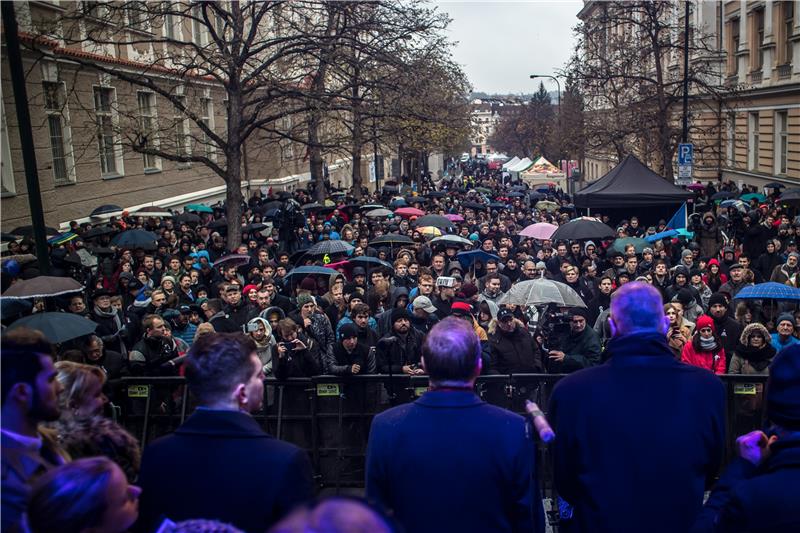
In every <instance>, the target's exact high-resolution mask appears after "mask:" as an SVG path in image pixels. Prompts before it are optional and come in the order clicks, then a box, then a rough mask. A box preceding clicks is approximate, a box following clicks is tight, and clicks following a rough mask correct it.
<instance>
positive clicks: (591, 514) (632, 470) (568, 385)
mask: <svg viewBox="0 0 800 533" xmlns="http://www.w3.org/2000/svg"><path fill="white" fill-rule="evenodd" d="M607 351H608V354H609V357H610V358H609V360H608V361H607V362H606V363H605V364H603V365H600V366H596V367H593V368H589V369H586V370H583V371H581V372H576V373H575V374H572V375H570V376H567V377H565V378H563V379H562V380H561V381H559V382H558V383H557V384H556V386H555V388H554V390H553V394H552V396H551V399H550V408H549V411H548V419H549V420H550V423H551V425H552V426H553V429H554V431H555V433H556V435H557V438H556V440H555V448H554V454H555V482H556V488H557V489H558V492H559V494H560V495H561V496H562V497H563V498H564V499H565V500H566V501H568V502H569V503H570V504H572V505H573V506H574V508H575V509H574V517H573V522H574V526H575V528H574V529H572V528H571V529H570V531H599V532H603V531H609V532H618V531H647V532H649V533H655V532H661V531H663V532H665V533H673V532H676V531H686V530H687V529H688V528H689V527H690V526H691V524H692V523H693V522H694V520H695V518H696V517H697V515H698V513H699V512H700V509H701V507H702V504H703V491H704V488H705V482H706V479H707V478H708V477H710V476H713V475H714V474H716V472H717V469H718V468H719V464H720V460H721V458H722V452H723V450H724V447H725V441H724V438H725V387H724V385H723V384H722V382H721V381H720V380H719V378H717V377H716V376H715V375H714V374H712V373H711V372H708V371H707V370H705V369H701V368H696V367H692V366H690V365H685V364H681V363H680V362H678V361H676V360H675V359H674V358H673V355H672V352H671V351H670V350H669V347H668V346H667V343H666V339H665V337H664V335H663V334H661V333H655V332H654V333H643V334H637V335H629V336H625V337H619V338H614V339H612V340H611V341H610V342H609V344H608V347H607Z"/></svg>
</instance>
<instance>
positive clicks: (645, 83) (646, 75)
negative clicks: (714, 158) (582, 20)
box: [564, 0, 731, 180]
mask: <svg viewBox="0 0 800 533" xmlns="http://www.w3.org/2000/svg"><path fill="white" fill-rule="evenodd" d="M682 15H683V4H681V3H675V2H667V1H655V2H651V1H645V0H636V1H625V2H622V1H617V2H606V3H603V4H600V9H599V11H598V15H597V18H593V19H592V20H591V22H590V23H588V24H579V25H578V26H577V27H576V30H575V31H576V34H577V35H578V44H577V47H576V54H575V55H574V56H573V58H572V60H571V61H570V63H569V64H568V65H567V67H566V68H565V69H564V72H565V74H569V75H570V76H571V77H573V78H574V80H575V82H576V83H577V84H579V86H580V92H581V95H582V99H583V100H584V103H585V105H586V108H587V109H586V113H585V114H584V119H585V128H586V148H587V149H588V150H601V151H613V152H616V155H617V157H618V158H619V159H622V157H624V155H625V154H627V153H629V152H631V151H634V150H635V151H637V152H638V153H640V154H654V155H655V157H654V160H652V161H651V163H653V164H654V166H655V167H656V170H657V171H659V172H660V173H661V174H662V175H663V176H664V177H665V178H666V179H668V180H672V178H673V164H672V160H673V157H674V154H675V150H676V149H677V144H678V143H679V142H680V140H681V135H682V129H681V121H680V111H681V104H682V98H683V64H682V59H681V58H682V53H683V48H684V32H683V23H682V21H681V17H682ZM689 53H690V56H691V58H692V61H691V63H690V65H689V71H688V81H689V84H690V87H691V91H692V93H691V94H692V96H691V100H692V106H693V108H694V110H695V112H702V113H709V114H713V115H718V114H719V112H720V102H721V101H722V97H723V94H725V93H728V94H730V89H731V88H730V87H726V86H725V85H724V81H723V77H722V75H721V71H720V68H721V61H720V55H719V52H718V51H717V50H715V49H714V47H713V46H712V40H711V38H710V36H709V35H708V34H707V33H706V32H705V31H704V29H703V28H694V29H693V31H692V33H691V35H690V36H689ZM707 124H708V122H705V123H704V122H701V121H694V122H693V123H692V124H691V126H690V128H691V129H690V134H691V135H708V134H709V131H708V128H709V126H708V125H707ZM646 159H647V158H646Z"/></svg>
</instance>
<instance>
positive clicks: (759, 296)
mask: <svg viewBox="0 0 800 533" xmlns="http://www.w3.org/2000/svg"><path fill="white" fill-rule="evenodd" d="M734 299H735V300H800V289H796V288H794V287H790V286H789V285H784V284H782V283H776V282H774V281H768V282H766V283H759V284H758V285H751V286H749V287H745V288H744V289H742V290H740V291H739V293H738V294H737V295H736V296H734Z"/></svg>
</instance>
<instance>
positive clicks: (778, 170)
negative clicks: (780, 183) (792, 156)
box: [774, 111, 789, 174]
mask: <svg viewBox="0 0 800 533" xmlns="http://www.w3.org/2000/svg"><path fill="white" fill-rule="evenodd" d="M788 122H789V113H788V112H787V111H778V112H777V113H775V150H774V154H775V174H786V162H787V158H788V153H789V138H788V135H787V130H788V129H789V128H788Z"/></svg>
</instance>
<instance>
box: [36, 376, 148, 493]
mask: <svg viewBox="0 0 800 533" xmlns="http://www.w3.org/2000/svg"><path fill="white" fill-rule="evenodd" d="M55 368H56V371H57V372H58V374H57V376H56V379H57V380H58V381H59V383H61V387H62V390H61V394H60V395H59V398H58V399H59V404H60V407H61V418H60V419H59V420H57V421H56V422H54V423H53V424H52V426H51V429H53V430H54V431H55V432H56V433H57V438H58V443H59V444H60V445H61V447H62V448H63V449H64V450H65V451H66V452H67V453H68V454H69V455H70V456H71V457H72V458H73V459H78V458H81V457H94V456H98V455H104V456H106V457H108V458H109V459H111V460H113V461H114V462H115V463H117V464H118V465H119V466H120V468H122V470H123V471H124V472H125V475H126V476H127V477H128V479H129V480H134V479H136V476H137V475H138V473H139V464H140V462H141V458H142V452H141V449H140V447H139V443H138V442H137V441H136V439H135V438H134V437H133V436H132V435H131V434H130V433H128V432H127V431H126V430H125V429H123V428H122V427H121V426H120V425H118V424H117V423H116V422H114V421H112V420H109V419H108V418H105V417H104V416H103V408H104V407H105V405H106V403H108V398H107V397H106V395H105V394H104V392H103V387H104V385H105V382H106V374H105V372H104V371H103V369H102V368H100V367H97V366H92V365H85V364H82V363H74V362H72V361H59V362H57V363H56V364H55Z"/></svg>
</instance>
